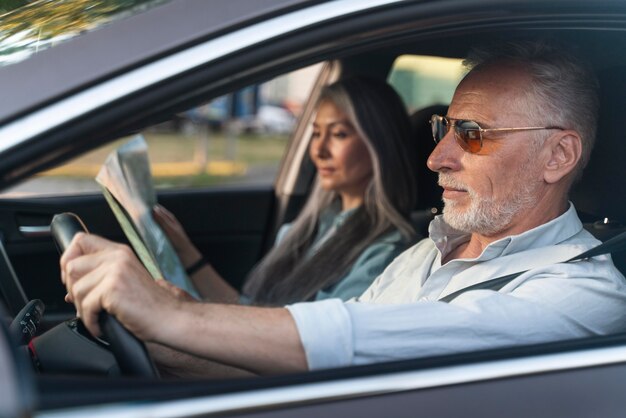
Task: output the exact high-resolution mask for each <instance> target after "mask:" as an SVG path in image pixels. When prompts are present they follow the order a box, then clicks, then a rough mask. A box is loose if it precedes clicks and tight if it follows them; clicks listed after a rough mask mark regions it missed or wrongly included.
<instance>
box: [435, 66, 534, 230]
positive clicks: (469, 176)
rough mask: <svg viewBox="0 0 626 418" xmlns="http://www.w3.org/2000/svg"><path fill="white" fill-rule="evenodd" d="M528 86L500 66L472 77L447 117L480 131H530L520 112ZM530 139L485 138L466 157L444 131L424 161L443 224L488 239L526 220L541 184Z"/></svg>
mask: <svg viewBox="0 0 626 418" xmlns="http://www.w3.org/2000/svg"><path fill="white" fill-rule="evenodd" d="M529 82H530V77H529V76H528V75H527V74H526V73H525V72H523V71H521V70H519V69H516V68H515V67H512V66H506V65H505V66H497V67H494V66H492V67H489V68H485V69H483V70H481V71H479V72H475V73H472V74H470V75H469V76H468V77H466V78H465V80H464V81H463V82H462V83H461V84H460V85H459V87H458V88H457V90H456V92H455V94H454V97H453V99H452V103H451V104H450V107H449V110H448V115H447V116H448V117H450V118H453V119H466V120H474V121H476V122H478V124H479V125H480V126H481V127H482V128H511V127H523V126H536V125H534V124H536V122H537V121H531V120H529V118H528V116H526V114H525V113H526V112H525V110H524V109H525V106H524V103H525V102H524V90H523V89H524V88H525V87H526V88H528V85H529ZM533 135H534V134H533V133H532V132H528V131H523V132H507V133H488V134H487V133H485V134H483V138H484V141H483V147H482V149H481V150H480V151H479V152H478V153H476V154H471V153H469V152H466V151H464V150H463V149H461V147H460V146H459V145H458V143H457V142H456V139H455V138H454V132H453V130H450V132H448V134H447V135H446V136H445V137H444V138H443V139H442V140H441V141H440V142H439V144H438V145H437V146H436V148H435V149H434V151H433V152H432V154H431V155H430V157H429V159H428V167H429V168H430V169H431V170H433V171H436V172H438V173H439V185H440V186H442V187H443V189H444V190H443V201H444V211H443V216H444V220H445V221H446V222H447V223H448V224H450V225H451V226H452V227H454V228H456V229H459V230H461V231H464V232H469V233H476V234H480V235H484V236H494V235H498V234H500V233H503V232H505V231H508V230H510V229H511V228H514V227H515V225H516V223H518V222H519V221H520V219H521V218H522V217H524V216H532V210H531V209H532V208H534V207H535V206H536V204H537V203H538V201H539V196H540V193H541V188H542V185H543V184H544V182H543V176H542V164H541V162H540V161H541V159H540V158H538V157H539V152H540V151H539V149H540V147H537V146H536V145H535V146H534V144H535V142H534V137H533Z"/></svg>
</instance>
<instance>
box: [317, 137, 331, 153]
mask: <svg viewBox="0 0 626 418" xmlns="http://www.w3.org/2000/svg"><path fill="white" fill-rule="evenodd" d="M314 152H315V155H316V156H317V157H319V158H325V157H328V156H329V155H330V151H329V148H328V135H322V136H320V137H319V138H318V139H317V141H314Z"/></svg>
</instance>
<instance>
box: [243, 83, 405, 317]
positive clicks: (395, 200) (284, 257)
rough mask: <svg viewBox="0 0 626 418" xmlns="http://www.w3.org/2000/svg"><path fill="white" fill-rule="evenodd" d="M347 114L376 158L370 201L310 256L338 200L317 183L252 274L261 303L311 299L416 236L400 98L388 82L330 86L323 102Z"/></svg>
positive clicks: (251, 289)
mask: <svg viewBox="0 0 626 418" xmlns="http://www.w3.org/2000/svg"><path fill="white" fill-rule="evenodd" d="M324 101H331V102H333V103H334V104H335V105H336V106H337V107H339V108H340V109H342V111H344V112H345V113H346V115H347V116H348V118H349V120H350V122H351V123H352V125H353V126H354V128H355V130H356V131H357V133H358V134H359V136H360V138H361V139H362V140H363V141H364V142H365V144H366V146H367V149H368V150H369V153H370V157H371V159H372V166H373V170H372V171H373V174H372V179H371V180H370V183H369V185H368V187H367V189H366V192H365V196H364V203H363V205H362V206H361V207H359V208H358V209H357V210H356V211H355V213H354V214H352V215H351V216H350V217H349V218H348V219H347V220H346V222H344V223H343V224H342V225H341V226H340V227H339V228H338V229H337V231H336V233H335V234H333V236H332V237H331V238H330V239H328V240H327V241H325V242H324V244H323V245H322V246H321V247H320V248H319V249H317V250H316V251H315V253H314V254H309V252H308V251H309V249H310V248H311V245H312V244H313V239H314V237H315V233H316V231H317V228H318V223H319V218H320V215H321V213H322V211H324V210H325V209H326V208H329V207H330V206H331V205H333V204H336V203H335V202H337V201H338V199H339V195H338V194H337V193H336V192H334V191H326V190H324V189H322V188H321V187H320V185H319V184H318V183H317V181H316V184H315V186H314V189H313V192H312V193H311V195H310V196H309V199H308V200H307V203H306V204H305V206H304V208H303V209H302V211H301V212H300V214H299V215H298V217H297V218H296V220H295V221H294V223H293V225H292V227H291V229H290V230H289V232H288V233H287V235H286V236H285V237H284V238H283V239H282V241H281V242H280V243H279V244H278V245H277V246H275V247H274V248H273V249H272V250H271V251H270V252H269V253H268V255H267V256H266V257H265V258H264V259H263V260H262V261H261V262H260V263H259V264H258V265H257V266H256V267H255V269H254V270H253V271H252V272H251V273H250V275H249V276H248V280H247V281H246V284H245V286H244V290H243V293H244V294H245V295H247V296H248V297H250V298H251V299H252V300H253V301H254V302H255V303H259V304H272V305H279V304H286V303H292V302H296V301H302V300H307V299H310V298H312V297H314V296H315V294H316V293H317V291H319V290H321V289H325V288H328V287H330V286H332V285H333V284H335V283H336V282H337V281H338V280H339V279H341V277H343V276H344V275H345V274H346V273H347V271H348V270H349V268H350V267H351V266H352V264H353V263H354V262H355V261H356V259H357V258H358V257H359V255H360V254H361V253H362V252H363V251H364V250H365V249H366V248H367V247H368V246H369V245H370V244H372V243H373V242H374V241H375V240H376V239H377V238H378V237H380V236H382V235H383V234H385V233H387V232H390V231H392V230H394V229H396V230H399V231H400V232H401V233H402V235H403V237H404V238H405V241H406V243H407V244H408V243H410V242H411V241H412V240H413V238H414V234H415V232H414V230H413V227H412V226H411V224H410V222H409V220H408V219H409V214H410V211H411V209H412V208H413V206H414V203H415V192H416V187H415V172H416V169H415V161H414V160H415V159H414V158H410V155H411V149H410V144H411V126H410V122H409V118H408V114H407V111H406V108H405V107H404V104H403V102H402V99H400V97H399V96H398V94H397V93H396V92H395V91H394V90H393V88H391V86H389V85H388V84H387V83H385V82H384V81H381V80H377V79H372V78H366V77H351V78H347V79H344V80H340V81H338V82H336V83H334V84H331V85H329V86H327V87H325V88H324V89H323V91H322V93H321V95H320V98H319V101H318V103H322V102H324Z"/></svg>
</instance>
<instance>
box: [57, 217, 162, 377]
mask: <svg viewBox="0 0 626 418" xmlns="http://www.w3.org/2000/svg"><path fill="white" fill-rule="evenodd" d="M50 231H51V233H52V237H53V238H54V241H55V243H56V245H57V248H58V249H59V252H60V253H61V254H62V253H63V251H65V249H66V248H67V246H68V245H69V244H70V242H71V241H72V238H73V237H74V235H76V233H78V232H86V233H88V231H87V228H86V227H85V225H84V223H83V222H82V220H81V219H80V218H79V217H78V215H76V214H74V213H69V212H66V213H61V214H57V215H55V216H54V217H53V218H52V222H51V223H50ZM98 323H99V325H100V329H101V330H102V335H103V337H104V338H103V339H104V340H106V341H107V342H108V343H109V347H110V349H111V352H112V353H113V356H114V357H115V360H116V361H117V364H118V366H119V368H120V372H121V373H122V374H123V375H125V376H135V377H148V378H158V377H159V372H158V370H157V368H156V366H155V365H154V362H153V361H152V359H151V358H150V355H149V354H148V350H147V349H146V345H145V344H144V343H143V341H141V340H139V339H138V338H137V337H136V336H135V335H133V334H132V333H131V332H130V331H128V330H127V329H126V328H125V327H124V326H123V325H122V324H121V323H120V322H119V321H118V320H117V318H115V316H113V315H110V314H109V313H107V312H106V311H102V312H100V314H99V317H98Z"/></svg>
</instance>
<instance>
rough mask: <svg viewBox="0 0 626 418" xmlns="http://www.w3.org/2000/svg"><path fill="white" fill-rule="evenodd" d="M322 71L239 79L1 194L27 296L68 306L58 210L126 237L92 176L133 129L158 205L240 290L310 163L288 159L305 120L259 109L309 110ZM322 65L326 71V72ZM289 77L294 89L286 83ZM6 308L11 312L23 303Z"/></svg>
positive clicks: (52, 311)
mask: <svg viewBox="0 0 626 418" xmlns="http://www.w3.org/2000/svg"><path fill="white" fill-rule="evenodd" d="M321 69H322V65H316V66H313V67H308V68H305V69H301V70H298V71H295V72H288V73H286V74H282V75H280V76H278V77H274V78H272V79H270V80H268V81H266V82H262V83H254V84H251V85H246V86H243V87H238V88H237V89H236V90H234V91H232V92H229V93H226V94H222V95H220V96H219V97H217V98H211V99H209V100H207V101H205V102H203V103H202V104H199V105H196V106H193V107H191V108H189V109H187V110H185V111H183V112H179V113H176V114H174V115H169V116H168V117H166V118H165V120H162V121H160V122H158V123H154V124H152V125H149V126H147V127H146V128H144V129H142V130H141V131H140V132H139V133H133V134H132V135H127V136H124V137H122V138H120V139H119V140H118V141H116V142H114V143H113V144H112V145H111V144H107V145H104V146H101V147H99V148H97V149H95V150H94V151H92V152H90V153H89V154H88V155H86V156H81V157H79V158H77V159H75V160H72V161H69V162H67V163H64V164H62V165H60V166H58V167H55V168H53V169H51V170H48V171H46V172H43V173H41V174H40V175H38V176H35V177H33V178H31V179H29V180H27V181H26V182H23V183H21V184H19V185H17V186H15V187H12V188H10V189H9V190H6V191H5V192H3V193H2V194H1V195H0V203H1V204H0V230H1V232H2V240H3V244H4V247H5V248H6V252H7V254H8V257H9V259H10V260H11V263H12V266H13V270H14V272H15V274H16V276H17V278H18V282H19V283H20V284H21V286H22V288H23V290H24V292H25V294H26V297H27V298H28V299H35V298H37V299H42V300H43V301H44V302H45V304H46V310H47V315H46V318H47V320H48V321H49V322H52V323H54V322H57V321H58V320H61V319H62V318H65V317H67V316H69V315H73V314H74V312H73V307H72V306H71V305H69V304H67V303H65V302H64V295H65V291H64V288H63V286H62V284H61V281H60V280H59V278H60V271H59V254H58V252H57V250H56V248H55V246H54V244H53V241H52V239H51V237H50V233H49V224H50V221H51V219H52V217H53V216H54V214H56V213H62V212H74V213H76V214H77V215H79V216H80V217H81V218H82V219H83V221H84V222H85V224H86V226H87V228H88V229H89V230H90V231H91V232H94V233H97V234H99V235H102V236H104V237H106V238H108V239H111V240H114V241H118V242H126V238H125V236H124V234H123V232H122V230H121V228H120V227H119V225H118V223H117V221H116V219H115V217H114V216H113V213H112V211H111V210H110V209H109V206H108V204H107V202H106V200H105V199H104V197H103V196H102V193H101V192H100V190H99V186H98V185H97V184H96V182H94V180H93V179H94V177H95V176H96V174H97V172H98V170H99V168H100V167H101V165H102V163H103V162H104V159H105V158H106V156H107V155H108V154H110V153H111V152H114V150H115V147H117V146H119V145H120V144H122V143H124V141H126V140H128V138H132V137H133V136H134V135H142V136H143V137H144V138H145V139H146V141H147V143H148V147H149V153H150V158H151V170H152V174H153V181H154V183H155V186H156V187H157V191H158V192H157V193H158V201H159V203H160V204H161V205H163V206H164V207H165V208H167V209H168V210H170V211H171V212H172V213H173V214H174V215H175V216H176V218H177V219H178V220H179V221H180V223H181V224H182V226H183V227H184V229H185V231H186V232H187V234H188V235H189V237H190V238H191V240H192V242H193V243H194V244H195V245H196V246H197V247H198V249H199V250H200V251H201V253H202V254H204V255H205V257H206V258H207V259H208V260H209V261H210V262H211V263H212V265H213V266H214V267H215V268H216V269H217V271H218V272H220V273H221V275H222V276H223V277H225V278H226V279H227V280H228V281H229V282H230V283H231V284H232V285H233V286H234V287H236V288H240V287H241V284H242V282H243V280H244V278H245V276H246V274H247V273H248V271H250V269H251V268H252V267H253V265H254V264H255V263H256V262H257V261H258V260H259V258H260V257H261V255H262V254H263V253H264V252H265V251H266V249H267V248H268V247H270V246H271V245H272V243H273V234H274V231H275V227H276V225H277V223H282V222H283V220H284V219H288V218H291V217H293V214H294V213H296V212H297V209H298V208H299V205H300V203H301V202H302V199H303V196H305V195H306V192H307V190H308V185H309V184H310V178H311V176H312V171H311V170H308V171H307V170H305V172H304V173H302V170H301V167H302V166H303V165H306V164H303V163H302V159H301V158H300V159H297V158H293V157H289V158H285V155H287V154H289V155H293V153H294V151H292V149H294V148H299V147H301V146H302V145H301V144H300V142H302V141H304V142H306V136H305V135H303V134H302V131H303V130H306V129H308V127H307V126H303V127H297V126H296V119H295V117H294V118H293V120H292V121H291V124H290V125H289V124H287V122H286V121H285V120H279V121H278V122H276V121H275V120H274V119H267V118H264V117H262V116H260V115H261V113H262V112H260V110H261V109H263V108H265V107H268V106H269V105H268V103H280V104H282V103H289V105H290V106H292V107H293V109H294V110H289V109H287V108H286V107H284V108H282V109H283V111H284V112H294V113H295V112H303V111H306V108H307V103H308V101H309V95H310V91H311V89H312V88H313V86H314V85H315V84H316V83H321V82H322V81H321V79H318V76H319V74H320V71H321ZM323 73H324V74H325V76H324V77H322V78H323V79H326V78H328V76H329V74H330V72H329V70H328V69H326V70H324V71H323ZM293 79H297V84H296V86H297V87H296V88H293V87H290V86H289V83H290V82H292V83H293ZM277 86H283V87H284V86H286V88H283V89H277ZM272 89H273V90H272ZM277 90H278V93H277V92H276V91H277ZM296 102H297V103H296ZM224 103H226V105H224ZM272 106H274V107H276V108H277V107H278V105H277V104H273V105H272ZM309 116H310V111H309V112H307V118H308V117H309ZM305 119H306V118H303V120H305ZM303 124H304V125H306V122H303ZM304 145H305V146H306V144H304ZM300 154H302V152H301V151H300ZM279 170H280V173H279ZM299 176H303V179H300V180H296V181H292V182H291V183H294V182H295V183H298V184H300V191H299V192H298V193H296V195H297V196H294V193H292V192H290V191H285V190H287V189H286V188H287V187H288V188H290V189H292V190H293V188H294V187H295V186H294V185H293V184H291V185H285V183H287V179H288V178H290V177H299ZM7 299H11V298H7ZM14 300H15V298H13V301H14ZM13 305H16V306H13ZM10 309H11V310H12V311H13V312H12V314H15V313H16V310H17V309H19V304H15V303H12V305H11V306H10Z"/></svg>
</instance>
